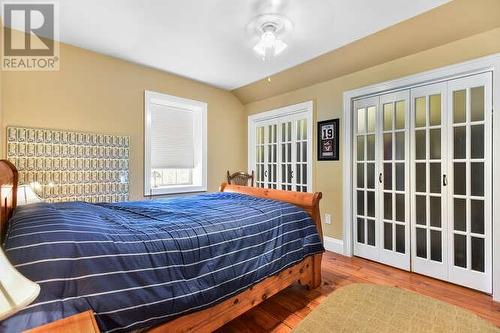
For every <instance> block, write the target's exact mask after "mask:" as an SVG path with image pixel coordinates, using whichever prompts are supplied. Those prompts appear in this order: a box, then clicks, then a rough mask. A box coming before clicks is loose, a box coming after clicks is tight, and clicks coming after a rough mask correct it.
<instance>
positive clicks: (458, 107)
mask: <svg viewBox="0 0 500 333" xmlns="http://www.w3.org/2000/svg"><path fill="white" fill-rule="evenodd" d="M465 100H466V91H465V90H457V91H454V92H453V122H454V123H464V122H465V110H466V108H465Z"/></svg>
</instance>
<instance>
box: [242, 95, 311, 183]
mask: <svg viewBox="0 0 500 333" xmlns="http://www.w3.org/2000/svg"><path fill="white" fill-rule="evenodd" d="M297 115H304V116H305V117H306V119H307V132H308V133H310V135H309V137H308V140H307V160H308V163H307V191H308V192H311V191H312V188H313V175H312V172H313V163H314V160H313V140H314V139H313V136H314V131H313V101H307V102H303V103H299V104H293V105H288V106H285V107H281V108H278V109H274V110H270V111H264V112H260V113H256V114H253V115H250V116H248V147H247V148H248V172H251V171H252V170H253V168H254V166H255V149H254V148H255V135H254V134H253V133H255V127H256V124H257V123H263V122H269V121H271V120H273V119H277V118H284V117H289V118H290V120H294V119H295V116H297ZM292 151H293V152H294V151H295V147H294V148H293V149H292ZM278 174H279V172H278Z"/></svg>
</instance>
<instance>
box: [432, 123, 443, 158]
mask: <svg viewBox="0 0 500 333" xmlns="http://www.w3.org/2000/svg"><path fill="white" fill-rule="evenodd" d="M429 141H430V145H431V147H430V153H431V156H430V158H431V159H433V160H438V159H440V158H441V129H439V128H435V129H431V130H430V140H429Z"/></svg>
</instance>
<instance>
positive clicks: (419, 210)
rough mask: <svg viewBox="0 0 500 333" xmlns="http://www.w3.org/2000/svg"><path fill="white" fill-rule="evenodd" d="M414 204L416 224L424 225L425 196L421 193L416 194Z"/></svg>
mask: <svg viewBox="0 0 500 333" xmlns="http://www.w3.org/2000/svg"><path fill="white" fill-rule="evenodd" d="M415 204H416V207H415V214H416V220H417V224H420V225H426V212H427V210H426V197H425V196H423V195H417V196H416V197H415Z"/></svg>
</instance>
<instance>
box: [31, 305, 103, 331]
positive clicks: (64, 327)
mask: <svg viewBox="0 0 500 333" xmlns="http://www.w3.org/2000/svg"><path fill="white" fill-rule="evenodd" d="M26 332H27V333H48V332H50V333H99V327H98V326H97V323H96V321H95V318H94V313H93V312H92V311H90V310H89V311H85V312H82V313H79V314H76V315H74V316H71V317H67V318H64V319H61V320H58V321H54V322H52V323H49V324H46V325H43V326H40V327H35V328H33V329H31V330H29V331H26Z"/></svg>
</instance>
